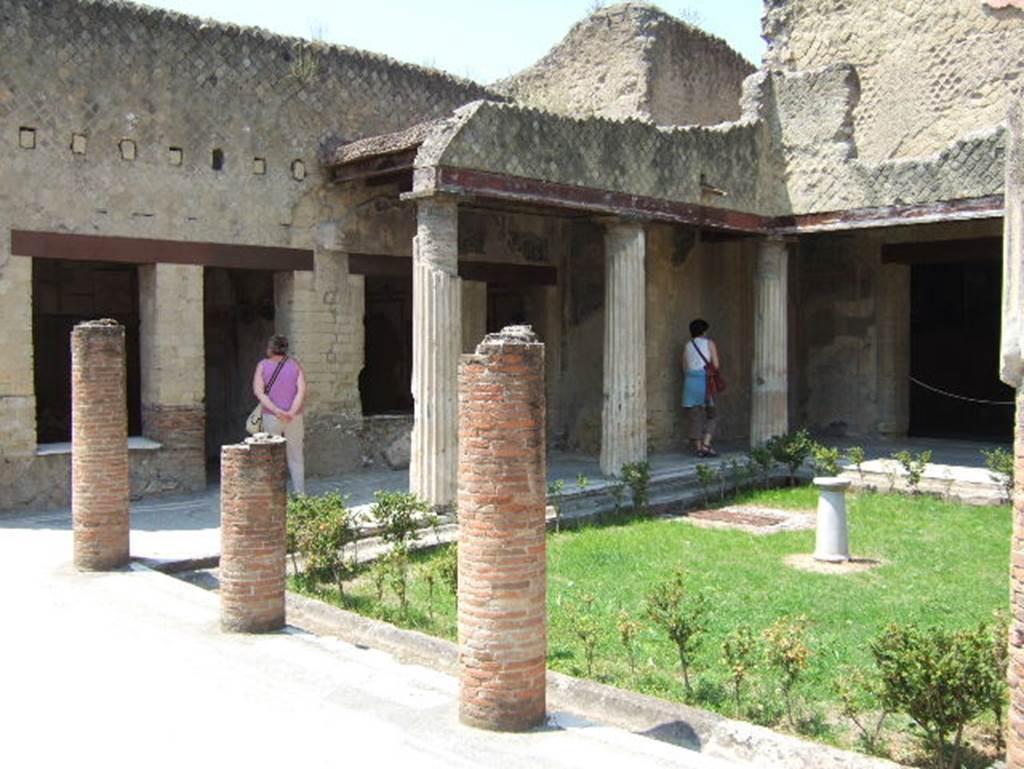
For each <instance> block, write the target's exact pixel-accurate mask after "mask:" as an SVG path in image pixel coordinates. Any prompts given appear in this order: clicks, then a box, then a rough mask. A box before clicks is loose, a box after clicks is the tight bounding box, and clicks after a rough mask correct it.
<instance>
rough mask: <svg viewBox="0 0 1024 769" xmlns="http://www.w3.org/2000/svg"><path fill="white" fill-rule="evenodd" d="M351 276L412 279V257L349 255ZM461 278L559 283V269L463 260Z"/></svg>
mask: <svg viewBox="0 0 1024 769" xmlns="http://www.w3.org/2000/svg"><path fill="white" fill-rule="evenodd" d="M348 271H349V274H351V275H369V276H373V277H388V278H411V277H412V259H411V258H410V257H405V256H385V255H383V254H349V255H348ZM459 277H460V278H462V279H463V280H477V281H481V282H483V283H504V284H506V285H512V286H555V285H557V284H558V270H557V268H555V267H552V266H550V265H546V264H512V263H508V262H476V261H461V260H460V261H459Z"/></svg>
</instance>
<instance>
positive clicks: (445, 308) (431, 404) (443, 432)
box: [409, 198, 462, 507]
mask: <svg viewBox="0 0 1024 769" xmlns="http://www.w3.org/2000/svg"><path fill="white" fill-rule="evenodd" d="M417 207H418V212H417V218H418V221H417V227H416V239H415V241H414V243H413V279H412V305H413V321H412V396H413V400H414V402H415V411H414V414H415V419H414V422H413V429H412V452H411V457H410V464H409V489H410V491H412V492H413V493H414V494H416V495H418V496H419V497H421V498H423V499H424V500H426V501H427V502H429V503H430V504H431V505H434V506H435V507H448V506H450V505H452V504H453V503H454V502H455V494H456V481H457V476H458V443H459V440H458V429H459V425H458V395H459V393H458V365H459V354H460V353H461V351H462V289H461V285H460V283H461V281H460V280H459V277H458V275H459V273H458V207H457V205H456V203H455V201H453V200H449V199H444V198H425V199H422V200H420V201H418V203H417Z"/></svg>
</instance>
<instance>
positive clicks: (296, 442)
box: [263, 414, 306, 494]
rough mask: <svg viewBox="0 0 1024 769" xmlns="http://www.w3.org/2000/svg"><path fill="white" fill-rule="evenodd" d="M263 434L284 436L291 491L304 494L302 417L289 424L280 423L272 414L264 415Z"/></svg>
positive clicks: (304, 472)
mask: <svg viewBox="0 0 1024 769" xmlns="http://www.w3.org/2000/svg"><path fill="white" fill-rule="evenodd" d="M263 432H267V433H270V434H271V435H281V436H284V439H285V440H286V441H287V442H288V444H287V446H286V447H285V451H286V453H287V456H288V474H289V475H290V476H291V477H292V491H294V492H295V493H296V494H305V493H306V465H305V461H304V460H303V458H302V437H303V432H304V428H303V424H302V415H301V414H300V415H299V416H297V417H295V419H293V420H292V421H291V422H282V421H281V420H280V419H278V418H277V417H275V416H274V415H273V414H264V415H263Z"/></svg>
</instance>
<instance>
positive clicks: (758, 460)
mask: <svg viewBox="0 0 1024 769" xmlns="http://www.w3.org/2000/svg"><path fill="white" fill-rule="evenodd" d="M747 457H749V462H750V464H753V465H754V467H756V468H757V473H758V475H759V476H760V478H761V486H762V487H763V488H766V489H767V488H768V481H769V480H770V479H771V473H772V470H774V469H775V464H776V462H775V456H774V455H773V454H772V450H771V449H770V448H769V447H768V446H758V447H757V448H753V449H751V450H750V452H749V453H748V454H747Z"/></svg>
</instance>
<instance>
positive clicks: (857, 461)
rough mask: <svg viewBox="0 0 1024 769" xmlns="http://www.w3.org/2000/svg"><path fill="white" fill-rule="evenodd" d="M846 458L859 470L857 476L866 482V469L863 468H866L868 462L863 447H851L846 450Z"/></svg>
mask: <svg viewBox="0 0 1024 769" xmlns="http://www.w3.org/2000/svg"><path fill="white" fill-rule="evenodd" d="M846 458H847V459H849V460H850V461H851V462H853V464H854V466H855V467H856V468H857V475H859V476H860V479H861V480H862V481H863V480H864V468H863V466H864V463H865V462H866V461H867V454H866V453H865V452H864V449H863V447H861V446H850V448H848V449H847V450H846Z"/></svg>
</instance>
